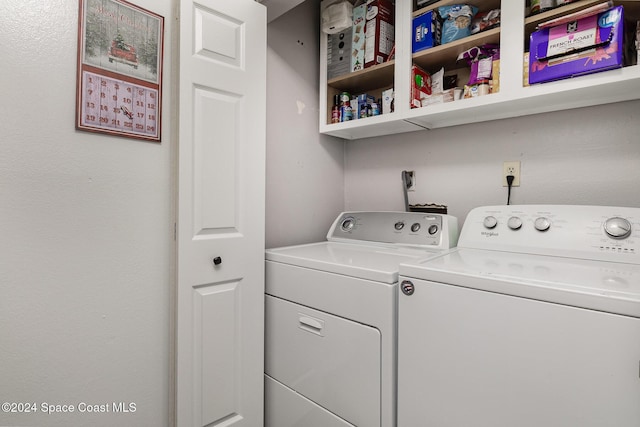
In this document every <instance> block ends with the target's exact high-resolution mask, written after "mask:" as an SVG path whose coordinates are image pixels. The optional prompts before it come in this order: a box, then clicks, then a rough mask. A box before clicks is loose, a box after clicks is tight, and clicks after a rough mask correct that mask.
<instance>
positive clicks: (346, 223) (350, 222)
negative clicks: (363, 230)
mask: <svg viewBox="0 0 640 427" xmlns="http://www.w3.org/2000/svg"><path fill="white" fill-rule="evenodd" d="M355 226H356V219H355V218H354V217H352V216H348V217H346V218H345V219H343V220H342V224H340V228H342V231H347V232H348V231H351V230H353V227H355Z"/></svg>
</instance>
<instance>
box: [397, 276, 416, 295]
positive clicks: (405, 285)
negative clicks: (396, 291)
mask: <svg viewBox="0 0 640 427" xmlns="http://www.w3.org/2000/svg"><path fill="white" fill-rule="evenodd" d="M400 289H402V293H403V294H405V295H413V293H414V292H415V290H416V287H415V286H414V285H413V282H411V280H403V281H402V283H400Z"/></svg>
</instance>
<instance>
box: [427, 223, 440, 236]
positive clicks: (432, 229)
mask: <svg viewBox="0 0 640 427" xmlns="http://www.w3.org/2000/svg"><path fill="white" fill-rule="evenodd" d="M437 232H438V226H437V225H435V224H433V225H430V226H429V234H431V235H432V236H433V235H434V234H436V233H437Z"/></svg>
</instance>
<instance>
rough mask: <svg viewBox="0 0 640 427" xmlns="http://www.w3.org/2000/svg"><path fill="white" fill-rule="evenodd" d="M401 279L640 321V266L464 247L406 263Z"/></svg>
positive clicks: (402, 267)
mask: <svg viewBox="0 0 640 427" xmlns="http://www.w3.org/2000/svg"><path fill="white" fill-rule="evenodd" d="M400 275H401V276H402V278H403V279H404V278H405V277H408V278H416V279H424V280H430V281H433V282H438V283H445V284H450V285H456V286H462V287H468V288H474V289H480V290H486V291H491V292H497V293H501V294H506V295H514V296H519V297H525V298H531V299H537V300H541V301H547V302H552V303H560V304H565V305H570V306H574V307H582V308H589V309H594V310H599V311H604V312H609V313H615V314H622V315H628V316H634V317H640V266H638V265H634V264H626V263H614V262H604V261H590V260H581V259H572V258H562V257H551V256H542V255H527V254H518V253H510V252H500V251H490V250H481V249H467V248H458V249H456V250H453V251H451V252H449V253H448V254H446V255H442V256H438V257H436V258H431V259H428V260H418V261H413V262H409V263H403V264H402V265H400Z"/></svg>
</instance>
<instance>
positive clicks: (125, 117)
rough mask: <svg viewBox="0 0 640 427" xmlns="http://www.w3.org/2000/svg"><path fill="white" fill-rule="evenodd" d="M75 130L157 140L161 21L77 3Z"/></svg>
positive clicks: (101, 1) (121, 3)
mask: <svg viewBox="0 0 640 427" xmlns="http://www.w3.org/2000/svg"><path fill="white" fill-rule="evenodd" d="M78 16H79V18H78V68H77V89H76V129H78V130H82V131H89V132H98V133H106V134H110V135H115V136H121V137H127V138H134V139H142V140H148V141H153V142H160V141H161V130H162V126H161V124H162V114H161V112H162V68H163V54H164V49H163V46H164V17H162V16H160V15H158V14H155V13H153V12H150V11H148V10H146V9H143V8H141V7H139V6H136V5H134V4H132V3H130V2H127V1H126V0H79V15H78Z"/></svg>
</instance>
